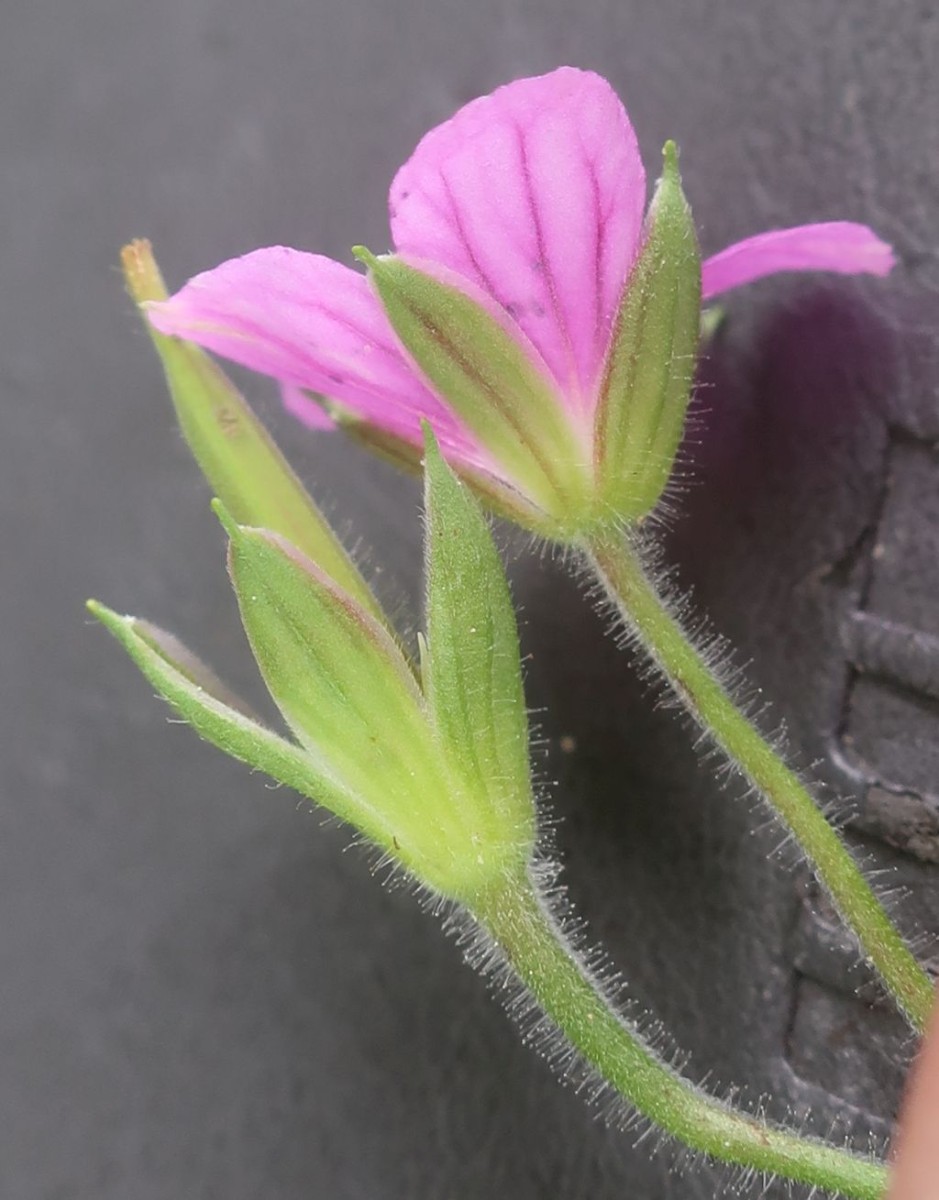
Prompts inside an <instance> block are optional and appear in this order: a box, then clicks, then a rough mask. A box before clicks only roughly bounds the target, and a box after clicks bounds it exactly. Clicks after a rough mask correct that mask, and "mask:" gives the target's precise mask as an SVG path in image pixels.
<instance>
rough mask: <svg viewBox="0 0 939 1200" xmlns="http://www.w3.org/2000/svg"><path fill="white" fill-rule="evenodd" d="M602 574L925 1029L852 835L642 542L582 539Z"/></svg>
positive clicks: (904, 954)
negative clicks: (754, 715)
mask: <svg viewBox="0 0 939 1200" xmlns="http://www.w3.org/2000/svg"><path fill="white" fill-rule="evenodd" d="M584 549H585V551H586V553H587V556H588V558H589V560H590V563H591V565H592V567H593V569H594V571H595V572H596V574H597V577H598V578H599V580H600V581H601V583H602V584H603V586H604V588H605V589H606V591H607V593H608V595H609V597H610V599H611V600H612V601H613V602H614V604H615V605H616V607H617V609H618V610H619V612H620V614H621V615H622V618H623V620H624V621H625V623H626V626H627V628H628V629H629V631H630V632H631V633H632V634H634V635H635V637H636V639H637V640H638V642H639V643H640V645H641V646H642V647H643V648H644V650H645V652H646V653H647V654H648V656H649V658H650V659H651V660H652V662H653V663H654V664H655V666H656V667H657V668H658V670H659V671H660V672H661V674H662V676H663V678H664V679H665V680H666V682H667V683H668V684H669V686H670V687H671V688H672V690H673V691H674V692H675V694H676V696H677V698H678V700H679V701H680V702H681V704H682V706H683V707H684V708H685V709H686V711H687V712H688V713H689V714H690V715H691V716H692V717H693V718H694V720H695V721H696V722H697V723H698V725H699V726H700V727H701V729H703V730H704V731H705V732H706V733H707V734H708V735H709V736H710V737H711V738H713V740H714V742H715V743H716V744H717V745H718V746H719V747H720V749H721V750H722V751H723V752H724V754H725V755H726V756H727V758H728V759H729V760H730V761H731V762H732V763H734V764H735V765H736V766H737V767H739V769H740V770H741V772H742V773H743V775H744V776H745V777H746V778H747V779H748V780H749V782H750V783H751V784H752V785H753V786H754V788H756V789H757V790H758V791H759V793H760V794H761V795H762V796H763V797H765V799H766V800H767V801H768V802H769V803H770V804H771V805H772V807H773V809H774V810H775V812H776V813H777V815H778V816H779V818H780V820H781V821H782V822H783V824H784V825H785V826H786V827H787V829H789V830H790V832H791V833H792V835H793V836H794V837H795V839H796V841H797V842H798V843H799V845H800V846H801V848H802V850H803V852H804V853H805V855H806V857H807V859H808V861H809V862H810V863H811V865H812V867H813V868H814V870H815V872H816V874H817V876H818V878H819V880H820V881H821V883H822V884H823V886H824V887H825V888H826V889H827V891H828V893H829V895H830V896H831V898H832V900H833V901H834V903H835V906H836V907H837V909H838V910H839V912H840V913H841V915H842V917H843V918H844V920H845V921H846V922H847V924H848V926H849V927H850V928H851V930H852V931H853V933H854V935H855V937H856V938H857V940H858V942H859V943H860V946H861V950H862V951H863V953H864V955H865V957H866V958H867V959H868V960H869V962H870V963H871V964H872V965H873V966H874V968H875V969H876V970H877V971H878V972H879V974H880V975H881V977H882V979H883V981H884V983H885V984H886V986H887V988H888V989H889V990H890V992H891V994H892V995H893V997H894V998H895V1000H896V1002H897V1004H898V1006H899V1007H900V1009H901V1010H902V1012H903V1013H904V1014H905V1015H906V1017H907V1019H908V1020H909V1021H910V1023H911V1025H912V1026H913V1027H914V1028H915V1029H916V1030H918V1031H922V1030H923V1029H924V1028H925V1026H926V1022H927V1020H928V1018H929V1014H930V1011H931V1009H932V1004H933V988H932V984H931V982H930V980H929V977H928V975H927V974H926V972H925V971H924V970H923V968H922V967H921V966H920V965H919V963H918V962H917V961H916V959H915V957H914V956H913V954H912V953H911V951H910V950H909V948H908V947H907V945H906V943H905V942H904V941H903V938H902V937H901V936H900V934H899V933H898V931H897V929H896V927H895V926H894V924H893V922H892V921H891V920H890V918H889V917H888V916H887V914H886V912H885V911H884V909H883V906H882V905H881V903H880V901H879V900H878V899H877V897H876V896H875V895H874V893H873V891H872V890H871V887H870V885H869V884H868V882H867V880H866V879H865V878H864V876H863V874H862V872H861V870H860V868H859V867H858V865H857V863H856V862H855V861H854V858H853V857H852V856H851V853H850V851H849V850H848V848H847V846H846V845H845V843H844V842H843V841H842V839H841V837H840V836H839V835H838V833H837V832H836V831H835V830H834V829H833V828H832V826H831V825H830V824H829V823H828V821H827V820H826V818H825V816H824V814H823V813H822V812H821V810H820V809H819V807H818V805H817V804H816V802H815V800H814V798H813V797H812V795H811V793H810V792H809V791H808V790H807V789H806V787H805V786H804V784H803V783H802V782H801V780H800V779H799V777H798V776H797V775H796V773H795V772H794V771H793V770H792V769H791V768H790V767H788V766H787V765H786V763H785V762H784V761H783V760H782V759H781V758H780V756H779V755H778V754H777V752H776V751H775V750H774V749H773V747H772V746H771V745H770V744H769V743H768V742H767V740H766V739H765V738H764V737H763V735H762V734H761V733H760V731H759V730H758V729H757V728H756V727H755V726H754V725H753V724H752V722H751V721H750V720H749V719H748V718H747V717H746V716H745V715H744V714H743V713H742V712H741V711H740V710H739V709H738V708H737V706H736V705H735V704H734V701H733V700H732V699H731V697H730V695H729V694H728V693H727V691H726V689H725V688H724V686H723V685H722V684H721V682H720V680H719V679H718V678H716V677H715V675H714V672H713V671H712V669H711V668H710V666H709V665H708V663H707V661H706V660H705V658H704V657H703V655H702V654H701V653H700V651H699V650H698V649H696V647H695V645H694V644H693V642H692V641H691V639H690V638H689V637H688V635H687V634H686V633H685V632H684V630H683V629H682V627H681V624H680V622H679V620H678V618H677V617H676V615H675V613H674V612H673V611H672V610H671V608H670V606H669V605H668V603H667V602H666V601H665V600H663V599H662V597H661V596H660V595H659V594H658V592H657V591H656V588H655V586H654V584H653V583H652V581H651V579H650V578H649V576H648V574H647V573H646V571H645V569H644V568H643V564H642V560H641V556H640V554H639V552H638V550H637V549H636V547H635V546H634V545H633V544H631V543H630V542H629V541H628V540H626V539H622V538H608V539H596V540H595V541H593V542H591V543H590V544H589V545H587V546H585V547H584Z"/></svg>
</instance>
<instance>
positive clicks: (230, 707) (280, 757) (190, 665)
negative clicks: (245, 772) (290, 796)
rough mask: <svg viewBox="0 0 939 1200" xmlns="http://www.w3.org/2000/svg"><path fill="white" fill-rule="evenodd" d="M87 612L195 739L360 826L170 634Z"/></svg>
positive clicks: (290, 748)
mask: <svg viewBox="0 0 939 1200" xmlns="http://www.w3.org/2000/svg"><path fill="white" fill-rule="evenodd" d="M88 611H89V612H90V613H91V614H92V616H94V617H96V618H97V619H98V620H99V621H100V622H101V623H102V625H104V626H105V628H106V629H108V630H109V631H110V633H112V634H113V635H114V637H115V638H117V640H118V641H119V642H120V643H121V645H122V646H123V647H124V649H125V650H126V651H127V653H128V654H129V655H130V657H131V658H132V659H133V661H134V662H135V663H136V664H137V666H138V667H139V668H140V670H141V671H142V672H143V674H144V675H145V676H146V678H147V679H148V680H149V682H150V683H151V684H152V685H153V687H154V688H156V690H157V691H158V692H159V694H160V695H161V696H162V697H163V699H164V700H166V701H167V702H168V703H169V704H170V705H171V706H172V707H173V708H174V709H175V710H176V712H177V713H179V715H180V716H181V717H182V718H183V720H185V721H186V722H187V723H188V724H189V725H191V726H192V728H193V729H194V730H195V731H196V733H198V734H199V736H200V737H202V738H204V739H205V740H206V741H207V742H211V743H212V745H213V746H217V747H218V748H219V749H220V750H223V751H224V752H225V753H226V754H230V755H231V756H232V758H236V759H239V760H240V761H241V762H244V763H247V764H248V765H249V766H251V767H254V768H256V769H257V770H259V771H263V772H264V774H265V775H269V776H270V777H271V778H272V779H276V780H277V781H278V782H279V783H283V784H285V785H286V786H287V787H290V788H293V789H294V790H295V791H297V792H300V793H301V795H304V796H306V797H308V798H309V799H310V800H313V801H314V802H315V803H317V804H320V805H322V806H323V807H325V808H328V809H329V810H330V811H331V812H333V813H335V815H336V816H338V817H340V818H341V819H342V820H345V821H349V822H350V823H352V824H353V825H356V826H358V827H359V828H362V826H363V821H365V820H368V818H369V813H368V811H367V810H363V808H362V806H361V805H359V804H358V803H357V802H356V799H355V797H354V796H350V795H349V793H348V792H347V791H346V790H345V789H343V788H342V787H340V786H338V785H337V783H336V781H335V780H334V779H332V778H331V777H330V776H329V775H328V774H326V773H324V772H322V771H319V770H317V768H316V765H315V764H314V763H313V762H312V761H311V759H310V758H309V756H308V755H307V754H306V753H305V751H304V750H303V749H301V747H299V746H296V745H294V744H293V743H292V742H289V741H287V740H286V739H285V738H282V737H280V736H279V735H278V734H276V733H274V732H273V730H270V729H268V728H267V727H266V726H264V725H262V724H261V723H260V721H258V720H257V719H255V718H254V717H252V716H251V715H250V712H249V710H248V709H247V706H245V705H244V704H243V703H242V702H241V701H240V700H238V699H237V698H236V697H233V696H232V695H231V693H230V692H229V691H228V689H227V688H225V686H224V685H223V684H221V683H220V681H219V680H218V678H217V676H216V675H215V673H214V672H213V671H212V670H211V669H210V668H209V667H207V666H206V665H205V664H204V663H203V662H202V661H201V660H200V659H199V658H197V657H196V655H194V654H192V652H191V651H189V650H187V649H186V647H185V646H183V645H182V643H181V642H179V640H178V639H177V638H175V637H174V636H173V635H172V634H170V633H167V632H166V631H165V630H162V629H159V628H158V627H157V626H155V625H151V624H150V622H148V621H141V620H139V619H138V618H136V617H125V616H121V615H120V614H118V613H116V612H114V611H113V610H111V609H110V608H107V607H105V605H103V604H99V603H98V602H97V601H96V600H89V601H88ZM370 833H371V836H373V837H375V838H376V839H377V840H380V839H381V838H382V836H383V835H384V837H385V838H387V837H388V836H389V835H388V832H387V830H386V829H385V828H384V827H383V826H382V827H376V828H373V829H372V830H370Z"/></svg>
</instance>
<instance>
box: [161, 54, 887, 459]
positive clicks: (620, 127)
mask: <svg viewBox="0 0 939 1200" xmlns="http://www.w3.org/2000/svg"><path fill="white" fill-rule="evenodd" d="M389 207H390V215H391V233H392V240H393V244H394V247H395V251H396V253H397V254H398V255H400V256H401V257H402V258H403V259H405V260H406V261H408V262H410V263H412V264H413V265H415V266H418V267H421V268H422V269H424V270H429V271H432V272H433V273H435V274H436V275H437V276H438V278H439V277H443V278H446V279H447V280H448V281H450V282H454V283H456V284H457V286H459V287H461V288H463V289H464V290H465V291H466V292H467V293H468V294H469V295H471V296H472V297H473V298H474V299H476V300H477V301H478V302H479V303H481V304H483V305H484V306H485V307H486V308H487V309H488V310H489V311H490V312H491V313H493V314H494V315H496V316H497V318H498V320H499V322H500V324H501V325H502V326H503V327H505V328H508V329H509V330H510V331H511V333H512V336H513V338H514V339H515V340H516V341H517V343H518V344H519V345H520V346H522V347H523V348H524V350H525V351H526V353H527V355H528V356H529V358H530V360H531V362H532V363H533V364H535V366H536V367H537V369H538V371H539V372H540V373H541V374H542V376H543V377H544V379H545V380H546V381H547V382H548V383H549V385H550V387H551V389H552V391H553V393H554V394H555V396H556V398H557V403H558V404H559V405H560V406H561V407H562V408H563V409H564V411H565V412H567V413H568V414H569V417H570V419H571V420H572V421H573V422H576V424H577V425H578V426H579V427H580V428H581V429H582V430H583V429H585V428H586V429H588V430H589V428H590V423H591V420H592V416H593V413H594V410H595V407H596V404H597V399H598V394H599V388H600V384H601V381H602V377H603V370H604V364H605V362H606V359H607V354H608V352H609V349H610V345H611V341H612V336H613V331H614V325H615V319H616V315H617V312H618V310H619V307H620V304H621V300H622V297H623V294H624V289H625V288H626V287H627V286H628V280H629V274H630V269H631V267H632V265H633V263H634V262H635V261H636V258H637V255H638V254H639V251H640V249H641V247H642V243H643V215H644V212H645V208H646V179H645V171H644V170H643V166H642V160H641V159H640V156H639V149H638V145H637V142H636V135H635V133H634V132H633V128H632V125H631V124H630V121H629V118H628V116H627V115H626V111H625V109H624V108H623V106H622V104H621V103H620V100H619V98H618V97H617V96H616V94H615V92H614V91H613V90H612V88H611V87H610V85H609V84H608V83H607V82H606V80H604V79H602V78H601V77H600V76H598V75H596V74H593V73H592V72H589V71H581V70H577V69H574V68H572V67H561V68H559V69H558V70H556V71H553V72H551V73H550V74H548V75H542V76H539V77H537V78H531V79H520V80H518V81H516V82H514V83H510V84H507V85H505V86H504V87H500V88H498V89H497V90H496V91H494V92H493V93H492V94H491V95H488V96H483V97H481V98H480V99H477V100H474V101H472V102H471V103H470V104H467V105H466V106H465V107H464V108H462V109H460V110H459V112H457V113H456V115H455V116H453V117H452V118H451V119H450V120H449V121H445V122H444V123H443V124H442V125H440V126H438V127H437V128H436V129H433V130H431V131H430V133H428V134H427V135H426V136H425V137H424V138H423V139H422V140H421V142H420V144H419V145H418V147H417V149H416V150H415V152H414V154H413V155H412V156H411V158H410V159H409V160H408V161H407V162H406V163H405V164H404V166H403V167H402V168H401V169H400V170H399V172H398V174H397V176H396V177H395V179H394V182H393V183H392V185H391V193H390V205H389ZM892 265H893V254H892V251H891V249H890V247H889V246H888V245H886V244H885V243H884V242H883V241H881V240H880V239H879V238H878V237H877V236H876V235H875V234H874V233H873V232H872V231H871V230H870V229H868V228H867V227H866V226H864V225H857V224H853V223H851V222H846V221H836V222H826V223H823V224H816V225H803V226H798V227H796V228H793V229H781V230H774V231H771V232H768V233H762V234H759V235H757V236H756V237H752V238H748V239H746V240H744V241H742V242H738V243H736V244H735V245H733V246H730V247H728V248H727V249H726V250H723V251H722V252H721V253H719V254H716V255H714V256H713V257H712V258H709V259H707V260H705V262H704V263H703V267H702V287H703V296H704V298H705V299H707V298H709V297H711V296H715V295H717V294H719V293H721V292H724V291H726V290H727V289H729V288H733V287H737V286H739V285H740V284H744V283H749V282H751V281H752V280H755V279H759V278H761V277H763V276H766V275H772V274H775V273H777V272H780V271H801V270H812V271H815V270H822V271H834V272H839V273H841V274H846V275H853V274H861V273H867V274H871V275H886V274H887V273H888V272H889V271H890V269H891V267H892ZM150 319H151V321H152V322H153V324H154V326H155V327H156V328H157V329H158V330H160V331H161V332H163V333H168V334H176V335H178V336H180V337H183V338H186V339H188V340H190V341H193V342H197V343H198V344H199V345H201V346H203V347H205V348H206V349H209V350H212V351H215V352H216V353H217V354H220V355H222V356H224V357H225V358H228V359H231V360H233V361H235V362H237V363H240V364H242V365H243V366H247V367H250V368H253V369H254V370H256V371H259V372H261V373H263V374H265V375H270V376H273V377H274V378H275V379H276V380H278V381H279V382H280V384H281V385H282V388H283V392H284V398H285V401H286V403H287V405H288V407H289V408H290V410H291V411H292V412H293V413H295V414H296V415H297V416H298V417H300V418H301V419H302V420H304V421H305V422H306V423H307V424H309V425H311V426H315V427H328V426H329V425H331V424H332V421H331V419H330V417H329V415H328V412H327V411H326V410H324V409H323V408H322V407H321V406H320V405H319V404H318V403H317V402H316V400H315V399H314V398H311V397H310V396H309V395H308V394H307V393H315V394H316V395H319V396H322V397H325V398H327V399H328V400H331V401H333V402H338V404H339V405H341V406H342V407H343V409H345V410H347V411H351V412H352V413H353V414H355V415H356V416H357V417H358V418H360V419H362V420H364V421H365V422H368V423H370V424H371V425H373V426H374V427H376V428H377V429H379V430H381V431H382V432H384V433H386V434H389V435H391V436H392V437H394V438H398V439H401V440H403V441H404V442H406V443H409V444H411V445H413V446H415V447H419V446H420V445H421V441H422V439H421V429H420V421H421V419H427V420H428V421H429V422H430V424H431V425H432V426H433V429H434V432H435V433H436V436H437V438H438V441H439V443H440V445H441V448H442V449H443V451H444V453H445V454H446V455H447V457H448V458H450V460H451V462H453V464H454V465H455V466H457V467H458V468H459V467H463V468H465V469H469V470H471V471H475V472H479V471H482V472H484V473H489V474H491V475H493V476H496V477H498V476H500V473H501V474H502V475H503V476H504V472H500V468H499V466H498V464H497V463H496V462H495V461H494V460H493V457H492V456H491V455H490V454H489V452H488V451H487V449H486V447H484V446H482V445H481V444H480V443H479V441H478V439H477V438H476V437H475V436H474V435H473V434H472V433H471V431H470V430H469V429H468V428H467V427H466V425H465V424H464V423H463V422H462V421H461V420H460V419H458V417H457V416H456V415H455V414H454V413H453V412H452V411H451V410H450V409H449V408H448V406H447V404H446V401H445V400H444V399H443V398H442V397H441V396H439V395H436V394H435V393H434V391H433V390H432V388H431V387H430V386H429V384H428V383H427V381H426V380H425V378H424V377H423V375H422V374H421V372H420V370H419V369H418V368H417V367H416V366H415V364H414V363H413V362H412V361H411V359H410V358H409V356H408V354H407V352H406V351H405V350H404V349H403V347H402V346H401V345H400V343H399V341H398V339H397V337H396V335H395V333H394V332H393V330H392V328H391V326H390V324H389V321H388V318H387V317H386V315H385V312H384V310H383V308H382V305H381V303H380V302H379V300H378V298H377V296H376V294H375V292H374V291H373V290H372V288H371V286H370V284H369V281H368V280H367V278H366V277H365V276H364V275H362V274H360V273H359V272H358V271H355V270H353V269H351V268H349V267H346V266H343V265H341V264H340V263H337V262H334V261H333V260H331V259H329V258H325V257H323V256H322V255H318V254H310V253H305V252H303V251H299V250H291V249H287V248H286V247H282V246H275V247H271V248H268V249H262V250H255V251H253V252H252V253H250V254H247V255H245V256H244V257H242V258H237V259H232V260H230V261H228V262H225V263H222V265H221V266H219V267H216V268H215V269H214V270H212V271H207V272H205V273H204V274H201V275H197V276H196V277H195V278H193V279H191V280H190V281H189V282H188V283H187V284H186V285H185V286H184V287H183V288H182V290H181V291H179V292H178V293H177V294H176V295H175V296H173V297H171V298H170V299H169V300H168V301H166V302H164V303H159V304H154V305H152V306H151V308H150ZM587 436H588V437H589V436H590V434H589V432H588V434H587ZM508 482H511V481H508Z"/></svg>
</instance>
